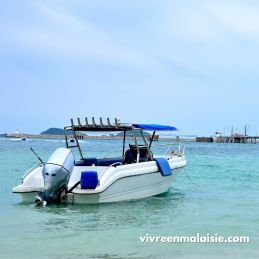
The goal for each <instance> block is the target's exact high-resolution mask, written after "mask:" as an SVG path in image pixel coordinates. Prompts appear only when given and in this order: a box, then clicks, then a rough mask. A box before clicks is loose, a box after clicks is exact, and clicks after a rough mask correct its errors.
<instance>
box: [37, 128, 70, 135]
mask: <svg viewBox="0 0 259 259" xmlns="http://www.w3.org/2000/svg"><path fill="white" fill-rule="evenodd" d="M69 133H70V132H69ZM40 134H41V135H64V134H65V133H64V129H59V128H49V129H47V130H45V131H42V132H41V133H40ZM70 134H72V131H71V133H70Z"/></svg>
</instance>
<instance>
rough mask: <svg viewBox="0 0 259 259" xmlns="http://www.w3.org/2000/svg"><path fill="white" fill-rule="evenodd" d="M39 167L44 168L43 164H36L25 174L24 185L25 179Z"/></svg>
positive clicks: (23, 177)
mask: <svg viewBox="0 0 259 259" xmlns="http://www.w3.org/2000/svg"><path fill="white" fill-rule="evenodd" d="M37 167H42V163H39V164H36V165H34V166H32V167H31V168H30V169H29V170H28V171H27V172H25V174H24V175H23V176H22V183H23V180H24V179H25V177H26V176H27V175H28V174H30V173H31V172H32V171H33V170H35V169H36V168H37Z"/></svg>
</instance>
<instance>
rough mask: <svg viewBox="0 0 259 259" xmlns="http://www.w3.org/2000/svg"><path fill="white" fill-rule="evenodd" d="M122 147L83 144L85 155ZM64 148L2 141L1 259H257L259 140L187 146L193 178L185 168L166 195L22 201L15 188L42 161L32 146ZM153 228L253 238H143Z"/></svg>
mask: <svg viewBox="0 0 259 259" xmlns="http://www.w3.org/2000/svg"><path fill="white" fill-rule="evenodd" d="M120 144H121V143H120V142H119V141H102V142H98V141H84V142H83V143H81V145H82V147H83V149H84V150H88V153H87V156H92V155H97V156H102V155H104V154H105V153H106V152H108V151H109V150H110V149H116V148H120ZM60 146H64V142H62V140H35V139H34V140H28V142H25V141H19V140H12V139H4V138H2V139H0V204H1V206H0V258H57V259H58V258H62V259H63V258H69V259H70V258H259V199H258V198H259V145H258V144H257V145H252V144H250V145H249V144H217V143H185V146H186V158H187V160H188V166H187V167H186V173H187V175H188V176H189V177H190V178H191V180H190V179H189V178H188V177H187V176H186V174H185V173H184V172H183V173H182V174H181V175H178V177H177V179H176V181H175V182H173V185H172V187H171V188H170V190H169V191H168V192H167V193H166V194H163V195H159V196H155V197H150V198H146V199H142V200H138V201H127V202H119V203H111V204H99V205H80V206H79V205H51V206H46V207H34V206H33V205H32V204H22V203H21V202H20V198H19V196H17V195H15V194H12V192H11V189H12V187H13V186H16V185H17V184H19V183H20V181H21V177H22V175H23V174H24V173H25V172H26V170H28V169H29V168H30V167H31V166H33V165H34V164H35V163H38V161H37V159H36V158H35V157H34V155H33V154H32V152H31V151H30V150H29V147H33V148H34V149H35V150H36V151H37V152H38V153H39V154H40V156H41V157H42V158H43V160H47V158H48V157H49V155H50V154H51V153H52V152H53V151H54V150H55V149H56V148H57V147H60ZM98 148H99V150H101V151H99V153H96V152H95V151H94V150H95V149H97V150H98ZM157 152H160V150H158V149H157ZM155 153H156V152H155ZM147 233H148V234H149V235H150V236H153V235H157V236H191V235H195V234H196V233H200V234H201V235H206V234H207V233H210V234H216V233H217V234H218V235H222V236H230V235H232V236H249V237H250V243H243V244H242V243H232V244H230V243H217V244H215V243H214V244H205V243H185V244H183V243H181V244H179V243H178V244H177V243H141V242H140V239H139V236H144V235H146V234H147Z"/></svg>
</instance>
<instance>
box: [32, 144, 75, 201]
mask: <svg viewBox="0 0 259 259" xmlns="http://www.w3.org/2000/svg"><path fill="white" fill-rule="evenodd" d="M73 166H74V156H73V154H72V152H71V151H70V150H69V149H67V148H58V149H56V150H55V151H54V152H53V153H52V155H51V156H50V158H49V160H48V162H47V163H46V164H45V165H44V167H43V169H42V176H43V179H44V189H43V190H42V191H40V192H39V193H38V196H36V197H35V204H36V205H41V204H45V203H46V202H47V203H60V197H61V194H62V192H63V191H65V190H66V189H67V185H68V182H69V178H70V174H71V172H72V169H73Z"/></svg>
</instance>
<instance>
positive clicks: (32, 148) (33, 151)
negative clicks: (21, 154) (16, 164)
mask: <svg viewBox="0 0 259 259" xmlns="http://www.w3.org/2000/svg"><path fill="white" fill-rule="evenodd" d="M30 150H31V151H32V152H33V154H34V155H35V156H36V157H37V158H38V159H39V160H40V162H41V163H42V164H43V165H45V163H44V162H43V161H42V159H41V158H40V157H39V156H38V155H37V153H36V152H35V151H34V150H33V148H32V147H30Z"/></svg>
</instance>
